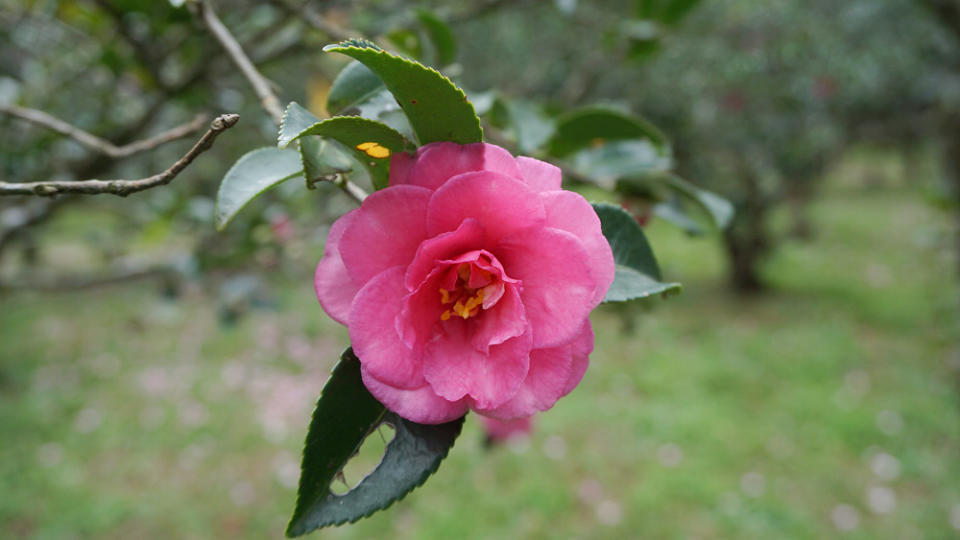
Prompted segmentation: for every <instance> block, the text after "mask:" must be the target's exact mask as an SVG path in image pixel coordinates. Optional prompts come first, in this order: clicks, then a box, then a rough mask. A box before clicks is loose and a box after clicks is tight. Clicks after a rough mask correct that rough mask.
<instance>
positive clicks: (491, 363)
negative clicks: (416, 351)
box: [423, 318, 530, 408]
mask: <svg viewBox="0 0 960 540" xmlns="http://www.w3.org/2000/svg"><path fill="white" fill-rule="evenodd" d="M471 322H472V321H469V320H467V321H464V320H462V319H457V318H453V319H450V320H448V321H445V322H444V323H443V329H444V333H443V334H441V335H439V336H437V338H436V339H434V340H433V341H431V342H430V343H428V344H427V347H426V351H425V352H424V356H423V375H424V377H425V378H426V379H427V381H428V382H429V383H430V386H431V387H432V388H433V391H434V392H436V393H437V394H438V395H439V396H441V397H443V398H445V399H447V400H449V401H456V400H459V399H462V398H464V397H465V396H469V397H470V398H472V401H473V402H474V403H475V405H476V406H477V407H482V408H492V407H496V406H498V405H500V404H502V403H503V402H505V401H507V400H508V399H510V398H511V397H512V396H513V394H514V393H516V391H517V388H519V387H520V384H521V383H522V382H523V379H524V377H526V375H527V368H528V367H529V365H530V333H529V332H526V333H524V334H523V335H521V336H519V337H515V338H512V339H508V340H507V341H505V342H503V343H501V344H499V345H493V346H491V347H490V352H489V354H483V353H481V352H479V351H477V350H476V349H474V348H473V347H472V346H471V345H470V340H469V330H468V326H469V324H470V323H471Z"/></svg>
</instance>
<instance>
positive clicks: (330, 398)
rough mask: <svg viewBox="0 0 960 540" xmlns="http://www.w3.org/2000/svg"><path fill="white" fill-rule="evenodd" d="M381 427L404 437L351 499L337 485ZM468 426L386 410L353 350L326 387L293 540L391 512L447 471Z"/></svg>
mask: <svg viewBox="0 0 960 540" xmlns="http://www.w3.org/2000/svg"><path fill="white" fill-rule="evenodd" d="M381 423H387V424H390V425H392V426H393V427H394V429H395V430H396V434H395V435H394V437H393V439H392V440H391V441H390V443H389V444H388V445H387V448H386V450H385V452H384V455H383V458H382V459H381V461H380V464H379V465H377V468H376V469H374V471H373V472H372V473H370V474H369V475H367V476H366V477H364V478H363V480H361V481H360V483H359V484H357V485H356V486H355V487H354V488H353V489H351V490H350V491H349V492H347V493H346V494H344V495H335V494H333V493H331V492H330V489H329V486H330V482H331V481H332V480H333V479H334V477H335V476H336V474H337V473H338V472H339V471H340V470H342V469H343V466H344V465H345V464H346V462H347V461H348V460H349V458H350V457H351V456H352V455H353V454H354V453H355V452H356V451H357V450H358V449H359V448H360V445H361V444H362V443H363V441H364V439H365V438H366V436H367V435H369V434H370V433H371V432H373V430H374V429H376V428H377V426H379V425H380V424H381ZM462 427H463V418H460V419H458V420H455V421H453V422H448V423H446V424H440V425H422V424H416V423H413V422H409V421H407V420H404V419H402V418H400V417H399V416H397V415H396V414H394V413H391V412H386V411H385V409H384V408H383V406H382V405H380V404H379V403H378V402H377V401H376V400H375V399H374V398H373V396H371V395H370V394H369V393H368V392H367V390H366V388H365V387H364V386H363V381H362V379H361V377H360V362H359V360H357V357H356V356H354V354H353V351H352V349H347V350H346V351H345V352H344V353H343V355H342V356H341V359H340V362H339V363H338V364H337V366H336V367H335V368H334V370H333V374H332V375H331V376H330V380H329V381H328V382H327V384H326V386H324V388H323V394H322V395H321V396H320V400H319V401H318V403H317V408H316V410H315V411H314V413H313V420H312V421H311V422H310V430H309V433H308V434H307V441H306V447H305V448H304V452H303V467H302V469H303V470H302V473H301V476H300V489H299V491H298V494H297V506H296V510H295V511H294V514H293V518H292V519H291V520H290V524H289V526H288V527H287V536H300V535H304V534H307V533H309V532H311V531H313V530H316V529H318V528H321V527H326V526H329V525H340V524H343V523H347V522H354V521H356V520H358V519H361V518H363V517H367V516H369V515H370V514H372V513H374V512H376V511H377V510H382V509H384V508H387V507H388V506H390V505H391V504H393V503H394V502H395V501H397V500H399V499H401V498H403V497H404V496H405V495H406V494H407V493H409V492H410V491H411V490H413V489H414V488H416V487H418V486H420V485H421V484H423V482H424V481H426V479H427V477H429V476H430V475H431V474H433V473H434V472H435V471H436V470H437V468H438V467H439V466H440V462H441V461H443V459H444V458H445V457H446V456H447V453H448V452H449V451H450V448H451V447H452V446H453V443H454V441H455V440H456V438H457V436H458V435H459V434H460V430H461V428H462Z"/></svg>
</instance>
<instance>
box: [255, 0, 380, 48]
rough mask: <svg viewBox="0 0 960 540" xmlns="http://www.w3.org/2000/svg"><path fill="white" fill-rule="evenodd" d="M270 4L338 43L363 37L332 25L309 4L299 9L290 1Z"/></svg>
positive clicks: (271, 1)
mask: <svg viewBox="0 0 960 540" xmlns="http://www.w3.org/2000/svg"><path fill="white" fill-rule="evenodd" d="M270 3H271V4H273V5H275V6H277V7H279V8H280V9H282V10H284V11H286V12H287V13H289V14H290V15H293V16H295V17H298V18H301V19H303V20H304V21H306V22H307V24H309V25H310V26H312V27H313V28H314V29H316V30H319V31H320V32H322V33H324V34H326V35H327V36H329V37H330V38H332V39H335V40H337V41H345V40H348V39H351V38H362V37H363V36H362V35H361V34H360V33H359V32H355V33H353V34H350V33H348V32H347V31H346V30H344V29H343V28H340V27H339V26H337V25H335V24H333V23H331V22H330V21H328V20H327V19H326V18H325V17H324V16H323V15H321V14H320V13H317V12H316V11H314V10H313V8H312V7H310V5H309V4H307V3H304V4H302V5H301V6H299V7H298V6H295V5H293V4H292V3H291V2H290V0H270Z"/></svg>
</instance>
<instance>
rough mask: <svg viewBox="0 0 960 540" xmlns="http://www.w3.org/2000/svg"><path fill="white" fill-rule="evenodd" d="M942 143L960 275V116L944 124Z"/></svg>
mask: <svg viewBox="0 0 960 540" xmlns="http://www.w3.org/2000/svg"><path fill="white" fill-rule="evenodd" d="M942 137H943V142H942V157H941V159H942V162H943V171H944V174H945V175H946V176H947V180H948V181H949V182H950V186H951V188H952V191H953V205H954V216H955V217H956V220H957V223H956V229H957V230H956V232H955V240H954V242H955V247H956V257H957V273H958V274H960V115H957V114H954V115H951V116H950V117H949V118H948V119H947V121H946V122H945V124H944V129H943V136H942Z"/></svg>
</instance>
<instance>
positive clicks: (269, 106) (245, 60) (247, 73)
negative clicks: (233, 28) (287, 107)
mask: <svg viewBox="0 0 960 540" xmlns="http://www.w3.org/2000/svg"><path fill="white" fill-rule="evenodd" d="M195 5H196V6H197V9H198V10H199V13H200V18H201V19H202V20H203V24H204V25H205V26H206V27H207V30H209V31H210V33H211V34H213V37H214V38H216V39H217V41H218V42H220V45H221V46H222V47H223V49H224V50H225V51H226V52H227V54H228V55H229V56H230V59H231V60H233V63H234V64H236V66H237V67H238V68H240V72H241V73H243V76H244V77H246V78H247V82H249V83H250V86H252V87H253V91H254V92H255V93H256V94H257V97H258V98H260V103H261V104H262V105H263V108H264V109H265V110H266V111H267V113H268V114H269V115H270V117H271V118H272V119H273V121H274V123H276V124H277V125H278V126H279V125H280V122H281V121H282V120H283V108H282V107H281V106H280V100H279V99H277V96H276V94H274V93H273V90H272V89H271V88H270V82H269V81H267V79H266V78H264V76H263V75H261V74H260V72H259V71H257V67H256V66H254V65H253V62H251V61H250V57H248V56H247V53H245V52H243V47H241V46H240V44H239V43H238V42H237V40H236V38H234V37H233V34H231V33H230V30H228V29H227V27H226V26H224V24H223V22H222V21H220V18H219V17H217V14H216V13H215V12H214V11H213V8H212V7H211V6H210V3H209V2H202V1H198V2H197V3H196V4H195Z"/></svg>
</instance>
